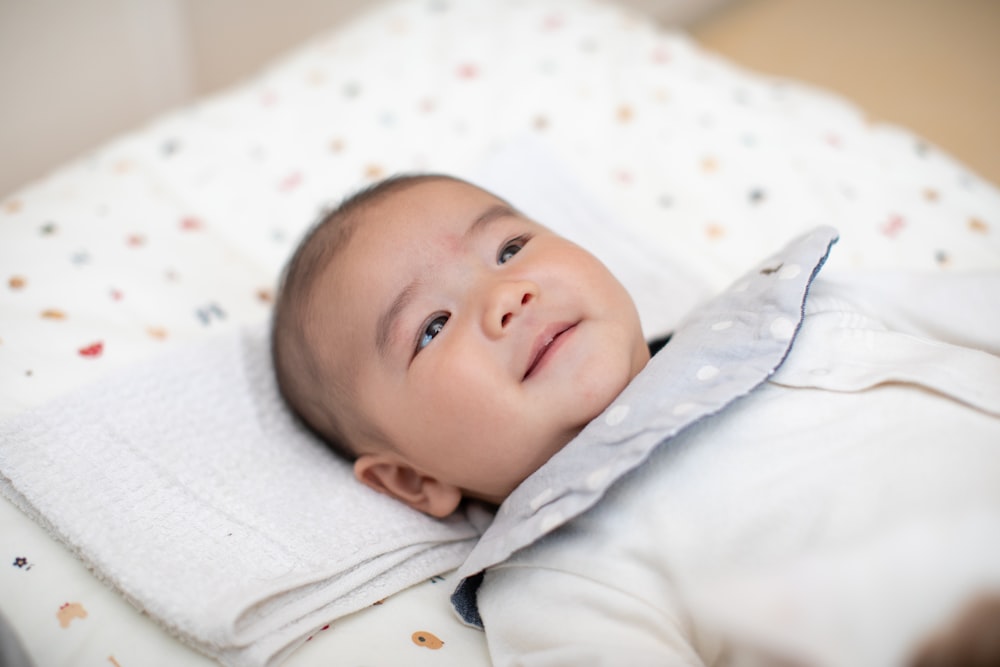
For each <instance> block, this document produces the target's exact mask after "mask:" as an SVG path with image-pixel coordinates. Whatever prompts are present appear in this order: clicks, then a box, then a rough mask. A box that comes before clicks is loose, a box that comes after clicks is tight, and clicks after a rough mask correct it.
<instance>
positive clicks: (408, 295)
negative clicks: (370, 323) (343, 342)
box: [375, 279, 419, 357]
mask: <svg viewBox="0 0 1000 667" xmlns="http://www.w3.org/2000/svg"><path fill="white" fill-rule="evenodd" d="M417 287H419V281H418V280H416V279H414V280H411V281H410V283H409V284H408V285H407V286H406V287H404V288H403V289H402V290H401V291H400V292H399V294H397V295H396V298H395V299H393V300H392V303H391V304H389V307H388V308H386V309H385V312H383V313H382V315H381V316H380V317H379V318H378V323H377V324H376V325H375V347H376V348H377V349H378V353H379V355H381V356H383V357H384V356H385V354H386V350H387V348H388V347H389V337H390V336H391V335H392V329H393V325H394V324H395V323H396V320H397V319H398V318H399V314H400V313H402V312H403V310H404V309H405V308H406V307H407V306H408V305H409V303H410V301H412V300H413V296H414V295H415V294H416V293H417Z"/></svg>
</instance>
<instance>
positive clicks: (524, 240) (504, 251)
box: [497, 234, 531, 264]
mask: <svg viewBox="0 0 1000 667" xmlns="http://www.w3.org/2000/svg"><path fill="white" fill-rule="evenodd" d="M530 240H531V234H521V235H520V236H515V237H514V238H512V239H508V240H506V241H504V242H503V243H502V244H500V251H499V252H498V253H497V264H506V263H507V262H509V261H510V259H511V258H512V257H513V256H514V255H516V254H517V253H519V252H521V250H522V249H523V248H524V246H525V245H527V244H528V241H530ZM512 249H513V252H510V253H508V251H509V250H512Z"/></svg>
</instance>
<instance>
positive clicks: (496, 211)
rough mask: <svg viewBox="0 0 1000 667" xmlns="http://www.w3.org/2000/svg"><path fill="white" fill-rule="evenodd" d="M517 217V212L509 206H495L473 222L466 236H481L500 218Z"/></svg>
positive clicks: (501, 204)
mask: <svg viewBox="0 0 1000 667" xmlns="http://www.w3.org/2000/svg"><path fill="white" fill-rule="evenodd" d="M513 215H517V211H515V210H514V209H512V208H511V207H510V205H508V204H503V203H500V204H494V205H493V206H490V207H489V208H488V209H486V210H485V211H483V212H482V214H480V216H479V217H478V218H476V219H475V220H473V221H472V224H471V225H469V228H468V229H467V230H466V231H465V236H466V237H469V236H472V235H474V234H479V233H480V232H482V231H483V230H484V229H485V228H487V227H489V226H490V223H492V222H495V221H496V220H498V219H500V218H505V217H507V216H513Z"/></svg>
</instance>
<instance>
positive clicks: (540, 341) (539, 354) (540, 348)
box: [521, 323, 577, 382]
mask: <svg viewBox="0 0 1000 667" xmlns="http://www.w3.org/2000/svg"><path fill="white" fill-rule="evenodd" d="M576 324H577V323H573V324H565V323H562V324H557V325H553V326H551V327H548V328H547V329H546V330H545V331H543V332H542V334H541V335H540V336H539V337H538V338H537V339H536V341H535V345H534V348H533V350H534V351H533V353H532V355H531V362H530V363H529V364H528V368H527V370H525V371H524V377H523V378H521V381H522V382H523V381H525V380H527V379H528V378H529V377H531V376H532V374H534V373H535V371H536V370H538V369H539V368H540V367H541V365H542V364H543V363H544V362H545V361H546V360H547V359H548V357H549V355H550V353H552V352H554V351H555V350H556V348H558V347H559V343H560V342H561V341H562V336H563V335H564V334H566V333H568V332H569V331H571V330H573V329H574V328H575V327H576Z"/></svg>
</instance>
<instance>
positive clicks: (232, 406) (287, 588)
mask: <svg viewBox="0 0 1000 667" xmlns="http://www.w3.org/2000/svg"><path fill="white" fill-rule="evenodd" d="M267 340H268V337H267V332H266V329H265V327H264V326H263V325H261V326H257V327H254V328H252V329H246V330H243V331H240V332H230V333H228V334H225V335H222V336H220V337H217V338H214V339H211V340H207V341H202V342H200V343H198V344H193V345H190V346H188V347H182V348H175V349H174V350H172V351H171V352H170V353H168V354H166V355H164V356H161V357H159V358H156V359H153V360H149V361H145V362H142V363H140V364H138V365H136V366H133V367H131V368H129V369H126V370H125V371H124V372H120V373H117V374H114V375H113V376H111V377H108V378H106V379H104V380H103V381H101V382H98V383H96V384H94V385H90V386H88V387H85V388H84V389H82V390H80V391H78V392H75V393H73V394H70V395H68V396H65V397H63V398H61V399H58V400H56V401H54V402H51V403H49V404H47V405H44V406H42V407H40V408H37V409H35V410H32V411H29V412H27V413H23V414H21V415H18V416H15V417H14V418H12V419H10V420H8V421H6V422H5V423H3V424H2V425H0V442H2V443H3V444H2V446H0V472H2V477H0V491H2V492H3V493H4V494H5V495H8V496H10V497H11V498H12V500H13V501H14V502H15V503H17V504H18V505H19V506H20V507H21V508H22V510H24V511H25V512H27V513H28V514H30V515H32V516H33V517H34V518H35V519H37V520H39V521H40V522H41V523H42V524H43V525H45V526H46V527H47V528H48V529H49V530H50V531H51V532H52V533H53V534H55V535H56V536H57V537H59V538H60V539H62V540H63V541H64V542H65V543H66V544H67V545H68V546H69V547H70V548H71V549H72V550H73V551H75V552H76V553H77V554H78V555H79V556H80V557H81V558H82V559H83V560H84V561H85V562H86V563H87V564H88V565H89V566H90V567H91V568H93V569H94V570H95V571H96V573H97V575H98V576H99V577H101V578H103V579H104V580H106V581H107V582H108V583H109V584H111V585H112V586H114V587H115V588H117V589H119V590H120V591H121V592H122V593H123V594H124V595H125V596H126V597H127V598H129V599H130V600H131V601H132V602H133V603H134V604H136V605H137V606H139V607H140V608H142V609H143V610H145V611H146V612H148V613H149V614H150V615H151V616H152V617H154V618H155V619H157V620H158V621H159V622H160V623H162V624H164V625H165V626H167V627H168V629H170V630H171V631H172V632H174V633H176V634H177V635H178V636H179V637H180V638H181V639H183V640H185V641H186V642H188V643H190V644H192V645H194V646H195V647H196V648H198V649H200V650H202V651H204V652H205V653H208V654H210V655H212V656H214V657H216V658H218V659H219V660H220V661H222V662H223V663H224V664H228V665H268V664H275V663H277V662H280V661H281V659H282V658H283V657H284V656H285V655H287V654H288V653H289V652H290V651H292V650H293V649H294V648H295V647H297V646H298V645H300V644H301V643H302V642H303V641H305V639H306V637H308V635H309V634H310V633H311V632H312V631H314V630H315V629H317V628H318V627H321V626H322V625H323V624H325V623H328V622H330V621H331V620H332V619H335V618H337V617H339V616H342V615H344V614H348V613H351V612H353V611H356V610H359V609H362V608H364V607H367V606H369V605H371V604H373V603H375V602H377V601H378V600H380V599H382V598H385V597H387V596H389V595H391V594H393V593H396V592H398V591H400V590H402V589H404V588H406V587H408V586H410V585H413V584H415V583H418V582H420V581H422V580H425V579H427V578H430V577H432V576H434V575H436V574H439V573H442V572H445V571H447V570H450V569H453V568H455V567H456V566H457V565H458V564H459V563H461V561H462V559H463V558H464V556H465V555H466V554H467V552H468V551H469V549H470V548H471V546H472V544H473V542H474V541H475V538H476V536H477V534H478V533H477V530H476V529H475V528H474V526H473V524H472V523H471V522H470V521H469V520H468V518H467V517H466V516H465V515H456V516H454V517H452V518H450V519H448V520H446V521H437V520H434V519H431V518H429V517H427V516H424V515H422V514H420V513H418V512H416V511H414V510H411V509H409V508H408V507H406V506H404V505H402V504H401V503H397V502H395V501H393V500H391V499H389V498H386V497H384V496H380V495H379V494H377V493H375V492H374V491H370V490H369V489H368V488H367V487H364V486H363V485H361V484H358V483H357V482H356V481H355V480H354V479H353V477H352V473H351V469H350V466H349V465H348V464H347V463H345V462H343V461H341V460H338V459H337V458H335V457H334V456H333V455H332V454H330V453H329V451H328V450H326V449H325V448H324V447H323V446H322V445H321V444H319V443H318V442H317V441H316V440H315V439H313V438H312V437H311V436H309V435H308V434H306V433H305V432H304V431H303V430H301V429H300V428H299V427H298V425H297V424H296V423H295V422H294V421H293V420H292V418H291V417H290V415H289V413H288V412H287V410H286V409H285V408H284V406H283V405H282V403H281V401H280V398H279V396H278V393H277V387H276V385H275V382H274V380H273V374H272V372H271V369H270V358H269V354H268V343H267Z"/></svg>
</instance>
